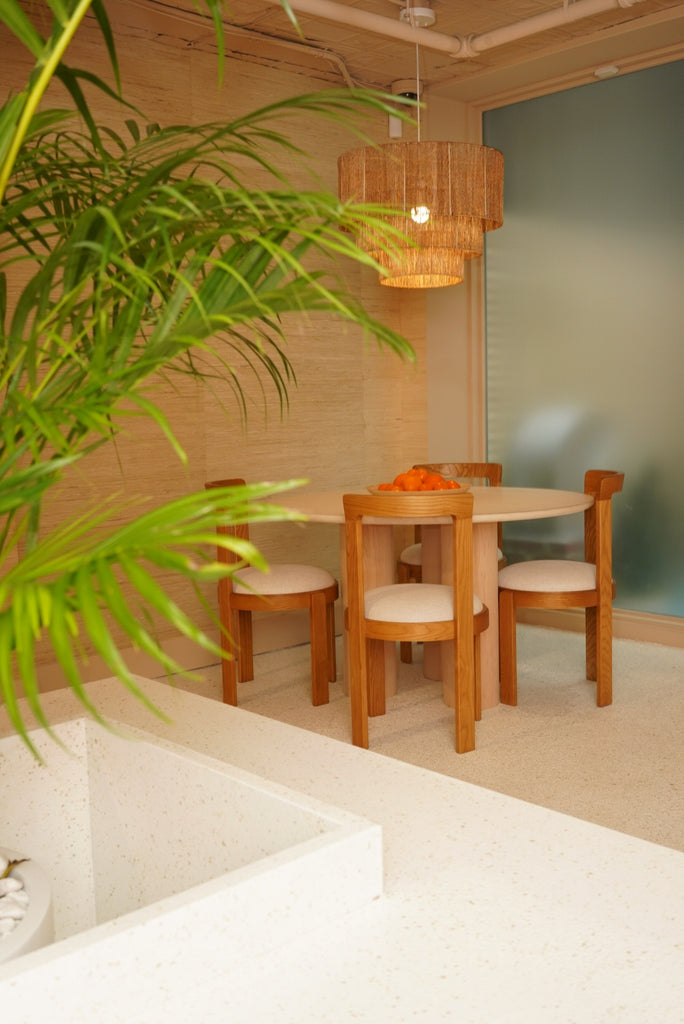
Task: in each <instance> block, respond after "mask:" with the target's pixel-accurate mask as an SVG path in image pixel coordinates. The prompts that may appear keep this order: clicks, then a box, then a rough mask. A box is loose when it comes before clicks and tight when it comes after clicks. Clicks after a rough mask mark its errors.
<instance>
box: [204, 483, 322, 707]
mask: <svg viewBox="0 0 684 1024" xmlns="http://www.w3.org/2000/svg"><path fill="white" fill-rule="evenodd" d="M244 483H245V481H244V480H242V479H231V480H212V481H210V482H208V483H206V484H205V487H206V488H207V489H208V488H212V487H240V486H244ZM218 532H219V533H222V534H228V535H232V536H234V537H240V538H243V539H245V540H247V539H249V527H248V525H247V524H246V523H239V524H234V525H226V526H219V527H218ZM217 555H218V560H219V561H220V562H227V563H229V564H230V563H233V562H236V561H238V560H239V559H238V558H237V556H236V555H235V554H234V553H233V552H230V551H226V549H225V548H223V547H220V546H219V547H217ZM338 594H339V587H338V584H337V580H336V579H335V577H334V576H332V575H331V574H330V573H329V572H328V571H327V570H326V569H321V568H319V567H318V566H314V565H298V564H291V563H281V564H275V565H269V567H268V570H267V572H266V573H264V572H262V571H261V570H259V569H255V568H254V567H253V566H247V567H245V568H241V569H238V570H237V571H236V572H235V573H234V574H233V575H232V576H229V577H224V578H223V579H221V580H219V584H218V600H219V619H220V622H221V649H222V651H223V660H222V663H221V672H222V677H223V701H224V703H225V704H233V705H235V706H237V682H238V679H239V681H240V682H241V683H242V682H246V681H247V680H249V679H254V652H253V640H252V613H253V612H273V611H294V610H296V609H300V608H306V609H308V612H309V631H310V641H311V702H312V704H314V705H315V706H318V705H321V704H327V703H328V701H329V700H330V687H329V683H331V682H334V680H335V679H336V677H337V667H336V657H335V601H336V600H337V597H338Z"/></svg>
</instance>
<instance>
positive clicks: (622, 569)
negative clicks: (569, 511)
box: [484, 61, 684, 616]
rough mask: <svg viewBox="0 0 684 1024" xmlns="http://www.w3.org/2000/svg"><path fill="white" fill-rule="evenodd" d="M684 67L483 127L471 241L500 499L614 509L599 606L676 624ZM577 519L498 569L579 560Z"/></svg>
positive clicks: (682, 413)
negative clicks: (478, 227) (602, 504)
mask: <svg viewBox="0 0 684 1024" xmlns="http://www.w3.org/2000/svg"><path fill="white" fill-rule="evenodd" d="M683 96H684V62H682V61H678V62H674V63H671V64H667V65H663V66H660V67H656V68H651V69H648V70H645V71H639V72H636V73H634V74H630V75H625V76H624V77H619V78H615V79H610V80H606V81H602V82H597V83H596V84H592V85H587V86H583V87H581V88H575V89H570V90H567V91H565V92H562V93H556V94H554V95H551V96H544V97H540V98H538V99H534V100H529V101H526V102H524V103H517V104H514V105H512V106H508V107H503V108H500V109H498V110H493V111H490V112H488V113H487V114H486V115H485V118H484V141H485V143H486V144H487V145H488V146H496V147H497V148H498V149H500V150H502V152H503V154H504V159H505V172H504V173H505V185H504V188H505V194H504V226H503V227H502V228H501V229H500V230H498V231H495V232H492V233H491V234H490V235H488V236H487V248H486V287H487V292H486V296H487V298H486V310H487V389H488V399H487V402H488V456H489V458H490V459H496V460H497V461H501V462H502V463H503V465H504V482H506V483H509V484H521V485H522V484H526V485H530V486H540V487H544V486H551V487H563V488H570V489H577V490H582V486H583V475H584V471H585V469H589V468H608V469H620V470H624V472H625V488H624V491H623V493H622V494H620V495H618V496H617V497H616V498H615V499H614V503H613V508H614V523H615V533H614V553H615V575H616V579H617V584H618V596H617V600H616V606H618V607H622V608H630V609H638V610H641V611H646V612H653V613H659V614H663V615H675V616H682V615H684V525H683V524H684V323H683V321H684V316H683V314H684V298H683V296H684V286H683V272H684V131H683V130H682V127H683V125H682V97H683ZM581 538H582V522H581V517H573V518H570V519H557V520H543V521H540V522H539V523H536V524H535V523H524V524H520V525H519V526H518V525H517V524H511V525H510V527H509V528H508V530H506V531H505V532H504V547H505V548H506V549H507V550H506V553H507V554H509V556H513V557H516V558H518V557H540V555H542V556H543V553H552V554H554V555H558V554H566V553H569V552H575V551H577V550H578V548H580V547H581Z"/></svg>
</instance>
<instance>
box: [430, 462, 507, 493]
mask: <svg viewBox="0 0 684 1024" xmlns="http://www.w3.org/2000/svg"><path fill="white" fill-rule="evenodd" d="M414 469H427V470H429V471H430V472H431V473H440V474H441V475H442V476H443V477H446V479H448V480H486V481H487V483H488V484H489V486H490V487H501V481H502V479H503V466H502V464H501V463H500V462H418V463H417V464H416V466H415V467H414Z"/></svg>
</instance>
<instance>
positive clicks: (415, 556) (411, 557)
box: [399, 544, 423, 565]
mask: <svg viewBox="0 0 684 1024" xmlns="http://www.w3.org/2000/svg"><path fill="white" fill-rule="evenodd" d="M399 561H400V562H406V564H407V565H422V564H423V546H422V544H409V546H408V547H407V548H404V550H403V551H402V553H401V554H400V555H399Z"/></svg>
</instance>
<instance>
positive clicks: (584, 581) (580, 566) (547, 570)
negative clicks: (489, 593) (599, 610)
mask: <svg viewBox="0 0 684 1024" xmlns="http://www.w3.org/2000/svg"><path fill="white" fill-rule="evenodd" d="M499 586H500V587H501V588H502V589H504V590H530V591H532V592H544V591H546V592H551V593H556V592H558V593H560V592H561V591H564V590H570V591H575V590H594V589H595V587H596V566H595V565H593V563H591V562H572V561H569V560H568V561H565V560H563V559H562V558H556V559H547V560H541V561H534V562H514V563H513V564H512V565H507V566H506V567H505V568H504V569H501V570H500V572H499Z"/></svg>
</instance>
